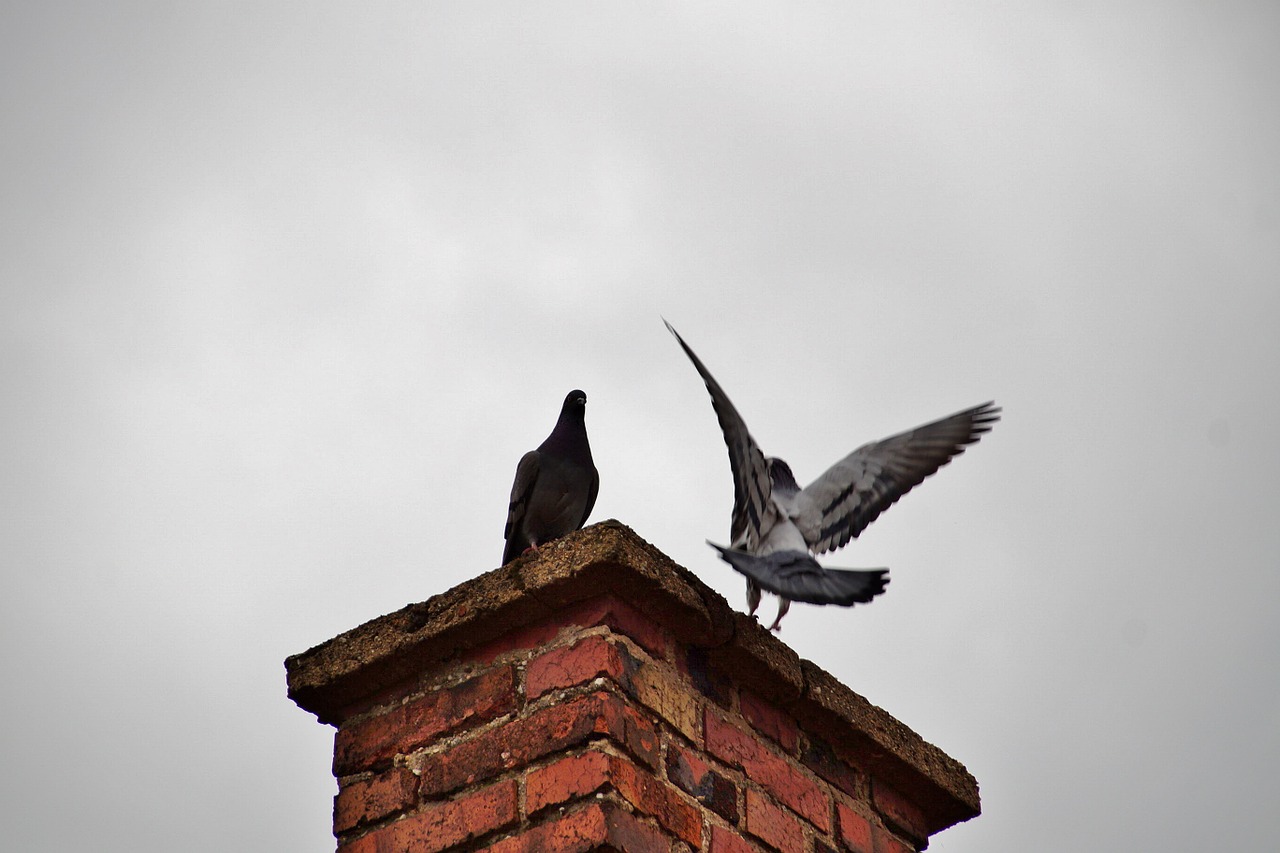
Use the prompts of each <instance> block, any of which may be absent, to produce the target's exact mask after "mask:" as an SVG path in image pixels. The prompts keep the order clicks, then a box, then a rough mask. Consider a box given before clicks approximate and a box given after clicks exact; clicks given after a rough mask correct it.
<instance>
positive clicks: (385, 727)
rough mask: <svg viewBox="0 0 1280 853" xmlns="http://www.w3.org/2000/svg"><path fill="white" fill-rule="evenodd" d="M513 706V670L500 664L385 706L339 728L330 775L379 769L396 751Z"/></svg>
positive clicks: (408, 750) (414, 745)
mask: <svg viewBox="0 0 1280 853" xmlns="http://www.w3.org/2000/svg"><path fill="white" fill-rule="evenodd" d="M515 704H516V677H515V670H514V669H513V668H512V667H509V666H504V667H497V668H495V669H491V670H487V671H485V672H482V673H480V674H479V675H476V676H474V677H472V678H469V679H467V680H466V681H464V682H462V683H461V684H455V685H453V686H452V687H446V688H443V689H441V690H437V691H435V692H434V693H428V694H427V695H425V696H420V697H418V698H416V699H412V700H410V701H408V702H406V703H404V704H402V705H397V706H395V707H393V708H388V709H387V710H386V711H384V712H382V713H381V714H377V715H375V716H372V717H366V718H364V719H362V720H358V721H357V722H354V723H352V724H350V725H346V726H343V727H342V728H340V729H339V730H338V734H337V735H336V736H335V738H334V746H333V774H334V775H335V776H339V777H341V776H348V775H351V774H353V773H358V772H360V771H363V770H379V769H382V768H384V767H386V766H387V765H389V764H390V762H391V759H392V758H393V757H394V756H395V755H397V754H399V753H407V752H410V751H412V750H414V749H418V748H420V747H423V746H426V745H427V744H429V743H431V742H432V741H434V740H436V739H437V738H439V737H441V736H443V735H445V734H449V733H451V732H454V731H457V730H459V729H461V728H464V727H467V726H474V725H477V724H479V723H482V722H485V721H487V720H492V719H495V718H497V717H500V716H502V715H503V714H506V713H510V712H511V711H513V710H514V709H515Z"/></svg>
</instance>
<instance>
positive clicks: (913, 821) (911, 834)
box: [871, 778, 929, 843]
mask: <svg viewBox="0 0 1280 853" xmlns="http://www.w3.org/2000/svg"><path fill="white" fill-rule="evenodd" d="M871 802H872V804H873V805H874V806H875V809H876V812H877V813H879V815H880V817H882V818H884V821H885V823H886V824H888V825H889V826H890V827H891V828H892V829H894V830H897V831H898V832H899V833H900V834H902V835H904V836H906V837H907V838H910V839H911V840H913V841H915V842H917V843H925V842H927V841H928V840H929V831H928V829H927V828H926V825H925V819H924V815H923V814H921V813H920V807H919V806H917V805H916V804H915V803H913V802H911V801H910V800H908V799H907V798H906V797H904V796H903V795H902V794H901V792H899V791H898V789H897V788H894V787H893V786H892V785H890V784H889V783H887V782H885V781H883V780H881V779H874V778H873V779H872V780H871Z"/></svg>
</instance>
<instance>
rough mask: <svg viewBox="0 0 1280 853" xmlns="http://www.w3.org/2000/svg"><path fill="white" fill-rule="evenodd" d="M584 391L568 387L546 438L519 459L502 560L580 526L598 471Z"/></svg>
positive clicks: (593, 501)
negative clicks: (552, 426) (588, 424)
mask: <svg viewBox="0 0 1280 853" xmlns="http://www.w3.org/2000/svg"><path fill="white" fill-rule="evenodd" d="M586 409H587V395H586V394H584V393H583V392H581V391H570V392H569V396H567V397H565V398H564V405H563V406H561V407H560V419H559V420H557V421H556V427H555V429H553V430H551V435H549V436H547V440H546V441H544V442H542V444H539V445H538V449H537V450H530V451H529V452H528V453H526V454H525V455H524V456H522V457H521V458H520V464H519V465H518V466H517V467H516V481H515V483H514V484H513V485H512V486H511V506H510V507H509V508H508V510H507V529H506V532H505V533H503V536H504V537H505V538H506V540H507V547H506V549H505V550H504V551H503V552H502V564H503V565H504V566H505V565H506V564H507V563H509V562H511V561H512V560H514V559H515V558H516V557H519V556H520V555H521V554H523V553H524V552H525V551H527V550H528V549H530V548H532V549H534V550H535V551H536V550H537V548H538V546H539V545H542V544H544V543H546V542H550V541H551V540H552V539H559V538H560V537H561V536H564V535H565V534H566V533H572V532H573V531H575V530H577V529H578V528H580V527H582V525H583V524H585V523H586V521H587V516H589V515H591V508H592V507H593V506H595V504H596V493H597V492H598V491H599V490H600V475H599V474H598V473H597V472H596V466H595V464H594V463H593V462H592V461H591V445H590V444H589V443H588V442H587V425H586V422H585V420H584V419H583V416H584V415H585V414H586Z"/></svg>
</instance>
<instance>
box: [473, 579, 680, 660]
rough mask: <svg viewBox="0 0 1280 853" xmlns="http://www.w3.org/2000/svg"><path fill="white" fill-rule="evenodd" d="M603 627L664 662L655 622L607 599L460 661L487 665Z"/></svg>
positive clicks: (582, 605) (581, 606) (559, 615)
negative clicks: (563, 634)
mask: <svg viewBox="0 0 1280 853" xmlns="http://www.w3.org/2000/svg"><path fill="white" fill-rule="evenodd" d="M597 625H604V626H607V627H608V628H609V629H610V630H611V631H613V632H614V633H618V634H623V635H625V636H627V637H630V638H631V639H632V640H634V641H635V642H636V643H637V644H639V646H640V647H641V648H642V649H644V650H645V651H647V652H649V654H651V655H653V656H654V657H658V658H664V657H666V656H667V654H668V649H669V648H670V643H669V642H668V640H667V637H666V632H665V631H664V630H663V629H662V628H661V627H660V626H659V625H658V624H657V623H655V622H653V621H651V620H649V619H648V618H646V617H645V616H642V615H641V614H640V613H639V612H637V611H636V610H635V609H634V608H632V607H631V606H630V605H629V604H627V603H626V602H624V601H622V600H621V599H618V598H615V597H613V596H611V595H605V596H601V597H598V598H593V599H589V600H587V601H583V602H579V603H578V604H575V605H573V606H571V607H568V608H566V609H564V610H563V611H561V612H559V613H557V614H556V615H555V616H554V617H550V618H548V619H543V620H541V621H539V622H535V623H533V624H531V625H526V626H525V627H523V628H518V629H516V630H514V631H512V632H510V633H508V634H506V635H504V636H502V637H498V638H497V639H495V640H493V641H491V642H488V643H485V644H483V645H481V646H477V647H476V648H474V649H471V650H469V651H467V652H464V654H463V659H464V660H466V661H475V662H479V663H484V664H488V663H491V662H493V661H494V660H496V659H498V658H500V657H502V656H503V655H506V654H509V653H510V652H513V651H517V650H522V649H538V648H541V647H544V646H547V645H550V644H551V643H552V641H554V640H555V639H556V638H558V637H559V636H560V635H561V632H563V631H566V630H573V629H575V628H594V627H596V626H597Z"/></svg>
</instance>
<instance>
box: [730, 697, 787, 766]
mask: <svg viewBox="0 0 1280 853" xmlns="http://www.w3.org/2000/svg"><path fill="white" fill-rule="evenodd" d="M738 701H739V703H740V706H741V708H742V716H743V717H745V718H746V720H747V722H748V723H750V724H751V725H752V727H754V728H755V730H756V731H758V732H760V733H761V734H763V735H766V736H767V737H770V738H772V739H773V740H774V741H775V742H776V743H777V744H778V745H779V746H781V747H782V749H783V750H784V751H785V752H786V753H787V754H788V755H795V753H796V743H797V741H798V740H799V731H798V729H797V728H796V721H795V720H793V719H791V715H790V714H787V713H786V712H784V711H782V710H781V709H779V708H777V707H775V706H774V705H772V704H770V703H769V702H766V701H765V700H764V699H761V698H760V697H759V696H757V695H756V694H754V693H752V692H751V691H750V690H743V691H741V693H739V694H738Z"/></svg>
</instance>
